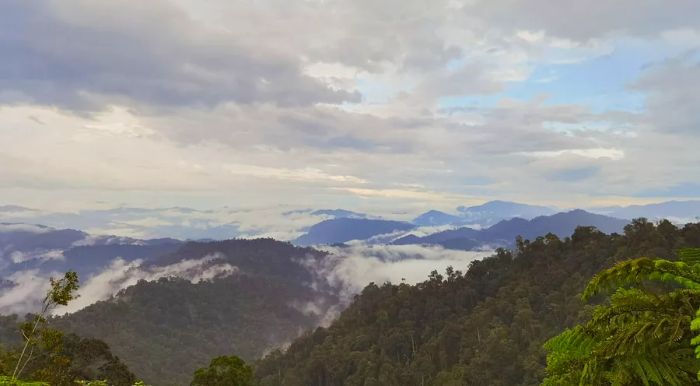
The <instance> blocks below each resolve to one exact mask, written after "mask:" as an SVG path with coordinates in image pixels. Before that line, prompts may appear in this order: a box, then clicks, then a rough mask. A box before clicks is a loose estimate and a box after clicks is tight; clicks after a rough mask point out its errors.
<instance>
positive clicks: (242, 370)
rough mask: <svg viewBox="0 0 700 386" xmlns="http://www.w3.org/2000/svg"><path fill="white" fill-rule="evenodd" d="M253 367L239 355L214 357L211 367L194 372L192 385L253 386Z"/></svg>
mask: <svg viewBox="0 0 700 386" xmlns="http://www.w3.org/2000/svg"><path fill="white" fill-rule="evenodd" d="M253 382H254V379H253V369H252V368H251V367H250V366H248V365H246V364H245V362H244V361H243V360H242V359H241V358H239V357H237V356H221V357H218V358H214V359H212V361H211V363H210V364H209V367H205V368H201V369H198V370H197V371H196V372H195V373H194V379H193V380H192V383H190V385H191V386H252V385H253Z"/></svg>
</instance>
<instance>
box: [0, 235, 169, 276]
mask: <svg viewBox="0 0 700 386" xmlns="http://www.w3.org/2000/svg"><path fill="white" fill-rule="evenodd" d="M181 244H182V242H181V241H179V240H175V239H170V238H162V239H152V240H139V239H134V238H129V237H117V236H92V235H90V234H88V233H86V232H83V231H79V230H74V229H55V228H52V227H48V226H44V225H33V224H22V223H0V275H2V276H10V275H11V274H12V273H13V272H17V271H23V270H30V269H37V270H39V271H41V272H63V271H67V270H74V271H76V272H78V274H79V275H80V276H81V277H88V276H90V275H91V274H93V273H95V272H97V271H98V270H99V269H102V268H104V267H106V266H107V265H109V263H110V262H111V261H112V260H114V259H116V258H121V259H123V260H126V261H132V260H136V259H149V258H152V257H155V256H160V255H162V254H166V253H170V252H173V251H174V250H175V249H177V248H178V247H179V246H180V245H181Z"/></svg>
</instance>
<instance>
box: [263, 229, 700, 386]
mask: <svg viewBox="0 0 700 386" xmlns="http://www.w3.org/2000/svg"><path fill="white" fill-rule="evenodd" d="M688 246H691V247H693V246H700V225H698V224H689V225H686V226H684V227H682V228H677V227H676V226H674V225H673V224H671V223H670V222H668V221H662V222H660V223H658V224H654V223H651V222H648V221H646V220H643V219H642V220H635V221H634V222H632V223H631V224H630V225H628V226H627V227H626V228H625V230H624V234H623V235H617V234H613V235H606V234H603V233H601V232H599V231H598V230H596V229H593V228H590V227H581V228H578V229H577V230H576V232H575V233H574V234H573V235H572V237H570V238H565V239H560V238H558V237H556V236H554V235H551V234H550V235H546V236H543V237H538V238H536V239H535V240H532V241H526V240H522V239H518V241H517V248H516V249H515V250H514V251H513V252H509V251H506V250H499V251H498V253H497V254H496V255H495V256H493V257H490V258H487V259H484V260H483V261H476V262H473V263H472V264H471V265H470V267H468V270H467V271H466V273H464V274H463V273H462V272H460V271H456V270H448V272H446V273H445V274H444V275H443V274H440V273H437V272H433V273H432V274H431V275H430V277H429V279H428V280H427V281H425V282H423V283H420V284H418V285H415V286H410V285H406V284H398V285H397V284H390V283H385V284H380V285H376V284H372V285H369V286H367V287H366V288H365V289H364V291H362V293H361V294H360V295H358V296H357V297H356V299H355V301H354V302H353V304H352V305H351V306H350V307H349V308H348V309H346V310H345V311H344V312H343V313H342V315H341V316H340V318H339V319H338V320H337V321H336V322H335V323H333V324H332V325H331V326H330V327H329V328H318V329H316V330H314V331H312V332H308V333H307V334H305V335H304V336H303V337H302V338H300V339H298V340H296V341H295V342H294V343H293V344H292V345H291V346H290V347H289V349H287V350H286V351H276V352H273V353H271V354H270V355H268V356H267V357H266V358H265V359H263V360H261V361H259V362H258V363H257V366H256V376H257V377H258V379H259V381H260V383H261V384H262V385H290V386H292V385H299V386H302V385H304V386H309V385H310V386H330V385H420V386H423V385H435V386H437V385H503V386H505V385H537V384H540V383H541V382H542V380H543V379H544V376H545V372H544V370H545V351H544V348H543V344H544V343H545V341H547V340H548V339H549V338H551V337H553V336H555V335H557V334H558V333H560V332H561V331H563V330H564V329H565V328H567V327H571V326H573V325H574V324H576V323H580V322H582V321H584V320H586V319H587V318H588V317H589V315H590V306H586V305H585V304H584V303H583V302H581V300H580V297H579V295H580V294H581V292H582V290H583V288H584V287H585V285H586V283H587V282H588V281H589V280H590V278H591V277H592V276H593V275H594V274H595V273H596V272H598V271H599V270H600V269H602V268H604V267H609V266H612V265H613V264H614V263H615V262H619V261H622V260H626V259H630V258H634V257H639V256H658V257H663V258H668V259H674V258H675V256H676V253H675V252H676V250H677V249H679V248H682V247H688Z"/></svg>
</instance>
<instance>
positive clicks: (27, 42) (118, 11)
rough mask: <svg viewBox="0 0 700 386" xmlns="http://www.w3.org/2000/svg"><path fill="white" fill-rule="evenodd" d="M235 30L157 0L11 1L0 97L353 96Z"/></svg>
mask: <svg viewBox="0 0 700 386" xmlns="http://www.w3.org/2000/svg"><path fill="white" fill-rule="evenodd" d="M241 33H242V31H239V32H231V31H221V30H215V29H213V28H212V29H208V28H206V26H203V25H201V24H198V23H196V22H195V21H193V20H192V19H191V18H189V17H188V15H187V14H185V13H184V12H182V11H181V10H179V9H178V8H175V7H174V6H172V5H170V4H169V3H167V2H163V1H153V2H148V4H147V5H139V3H136V2H127V3H119V4H118V3H113V2H86V1H65V2H63V1H61V2H52V1H48V0H47V1H39V0H37V1H23V0H10V1H9V2H4V3H3V11H2V13H0V54H1V55H2V57H3V60H2V61H1V62H0V88H1V89H2V91H0V100H2V101H4V102H5V103H11V102H34V103H40V104H49V105H58V106H62V107H67V108H70V109H99V108H101V107H102V106H103V105H105V104H111V103H119V102H130V101H134V102H139V103H147V104H152V105H156V106H158V105H166V106H167V105H171V106H182V105H192V106H211V105H216V104H219V103H223V102H236V103H242V104H249V103H259V102H266V103H273V104H278V105H283V106H298V105H308V104H312V103H316V102H329V103H340V102H342V101H357V100H358V98H359V94H357V93H352V92H347V91H340V90H332V89H330V88H328V87H327V86H326V85H324V84H322V83H321V82H320V81H318V80H316V79H314V78H311V77H309V76H306V75H304V74H303V73H302V67H301V63H300V62H299V60H298V58H296V57H294V56H290V55H286V54H284V53H278V52H275V51H270V50H265V49H264V48H263V49H257V47H255V46H252V45H250V44H248V43H250V41H245V40H243V39H241V38H240V34H241Z"/></svg>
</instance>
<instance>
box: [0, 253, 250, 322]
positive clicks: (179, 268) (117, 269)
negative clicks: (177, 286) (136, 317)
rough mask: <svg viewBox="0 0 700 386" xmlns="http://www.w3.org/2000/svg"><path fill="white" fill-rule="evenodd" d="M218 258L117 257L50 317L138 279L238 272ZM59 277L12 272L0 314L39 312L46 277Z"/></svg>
mask: <svg viewBox="0 0 700 386" xmlns="http://www.w3.org/2000/svg"><path fill="white" fill-rule="evenodd" d="M220 258H221V257H220V256H219V255H207V256H204V257H202V258H201V259H192V260H183V261H180V262H178V263H174V264H170V265H166V266H144V265H142V261H141V260H136V261H132V262H126V261H125V260H123V259H120V258H117V259H115V260H113V261H112V263H111V264H110V265H109V266H108V267H106V268H105V269H104V270H103V271H101V272H98V273H96V274H95V275H93V276H91V277H89V278H88V279H87V280H85V282H83V283H81V284H80V289H79V290H78V293H77V294H78V298H76V299H74V300H72V301H71V302H70V303H69V304H68V305H67V306H59V307H58V308H56V309H54V311H53V314H55V315H63V314H65V313H70V312H75V311H78V310H80V309H82V308H84V307H87V306H88V305H90V304H93V303H95V302H97V301H100V300H107V299H109V298H110V297H112V296H114V295H116V294H117V293H118V292H119V291H121V290H123V289H125V288H127V287H129V286H132V285H134V284H136V283H137V282H139V281H140V280H146V281H154V280H158V279H160V278H163V277H181V278H184V279H187V280H189V281H191V282H192V283H197V282H200V281H203V280H204V281H207V280H213V279H216V278H223V277H227V276H230V275H232V274H235V273H236V272H237V271H238V268H237V267H234V266H232V265H230V264H228V263H221V262H220ZM51 276H53V277H57V276H58V274H57V273H55V272H53V273H42V272H40V271H39V270H38V269H33V270H26V271H19V272H15V273H13V274H12V275H10V276H9V277H7V278H5V280H7V282H8V283H9V284H8V285H7V286H2V287H0V314H12V313H18V314H23V313H27V312H36V311H37V310H39V309H40V306H41V302H42V299H43V297H44V295H45V294H46V291H47V290H48V289H49V284H48V283H49V277H51Z"/></svg>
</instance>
